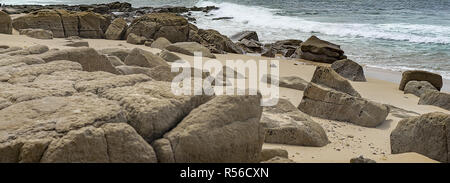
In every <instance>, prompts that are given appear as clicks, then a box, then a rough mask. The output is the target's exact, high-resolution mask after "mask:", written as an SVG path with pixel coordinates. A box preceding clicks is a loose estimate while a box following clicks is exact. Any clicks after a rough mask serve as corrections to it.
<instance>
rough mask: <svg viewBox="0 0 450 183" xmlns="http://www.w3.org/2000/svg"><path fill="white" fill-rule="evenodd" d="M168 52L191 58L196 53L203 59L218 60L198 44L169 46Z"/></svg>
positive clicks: (189, 43)
mask: <svg viewBox="0 0 450 183" xmlns="http://www.w3.org/2000/svg"><path fill="white" fill-rule="evenodd" d="M166 50H169V51H172V52H177V53H181V54H185V55H190V56H194V54H195V52H199V53H201V54H202V56H203V57H209V58H216V56H215V55H214V54H212V53H211V52H210V51H209V49H208V48H206V47H204V46H202V45H201V44H199V43H196V42H180V43H174V44H171V45H169V46H167V47H166Z"/></svg>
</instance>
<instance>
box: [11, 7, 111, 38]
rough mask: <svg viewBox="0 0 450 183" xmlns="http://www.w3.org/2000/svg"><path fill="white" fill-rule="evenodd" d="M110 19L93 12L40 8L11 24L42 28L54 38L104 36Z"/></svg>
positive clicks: (27, 27)
mask: <svg viewBox="0 0 450 183" xmlns="http://www.w3.org/2000/svg"><path fill="white" fill-rule="evenodd" d="M109 24H110V20H109V19H108V18H106V17H105V16H102V15H100V14H97V13H93V12H70V11H66V10H61V9H58V10H49V9H42V10H38V11H34V12H32V13H29V14H27V15H24V16H20V17H17V18H15V19H14V20H13V22H12V25H13V27H14V28H15V29H16V30H20V29H44V30H49V31H51V32H52V33H53V36H54V37H56V38H63V37H70V36H80V37H86V38H104V32H105V31H106V29H107V28H108V26H109Z"/></svg>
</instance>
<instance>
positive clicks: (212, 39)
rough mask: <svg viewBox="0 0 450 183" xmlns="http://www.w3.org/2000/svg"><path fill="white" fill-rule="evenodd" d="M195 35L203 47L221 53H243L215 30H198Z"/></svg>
mask: <svg viewBox="0 0 450 183" xmlns="http://www.w3.org/2000/svg"><path fill="white" fill-rule="evenodd" d="M197 34H198V36H200V37H201V39H202V41H201V42H200V43H201V44H203V45H204V46H208V47H212V48H210V49H212V50H219V51H222V52H227V53H237V54H242V53H243V51H242V49H240V48H239V47H238V46H237V45H236V44H234V43H233V41H231V39H230V38H228V37H227V36H225V35H222V34H220V33H219V32H218V31H216V30H212V29H208V30H203V29H199V30H198V32H197Z"/></svg>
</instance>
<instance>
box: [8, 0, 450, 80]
mask: <svg viewBox="0 0 450 183" xmlns="http://www.w3.org/2000/svg"><path fill="white" fill-rule="evenodd" d="M113 1H115V0H97V1H93V0H76V1H75V0H73V1H64V0H56V1H51V0H42V1H41V0H0V2H1V3H6V4H92V3H104V2H113ZM127 2H130V3H132V4H133V6H135V7H140V6H162V5H179V6H194V5H196V6H207V5H215V6H218V7H220V9H219V10H216V11H212V12H210V13H209V14H210V16H206V17H205V16H204V15H205V14H204V13H202V12H198V13H195V14H194V16H195V17H196V18H197V25H198V26H199V27H201V28H213V29H217V30H219V31H220V32H221V33H223V34H226V35H232V34H234V33H236V32H239V31H242V30H255V31H257V32H258V34H259V35H260V39H261V40H262V41H263V42H272V41H275V40H280V39H301V40H305V39H307V38H308V37H309V36H311V35H317V36H319V37H320V38H322V39H326V40H329V41H331V42H334V43H337V44H340V45H341V46H342V48H343V49H344V51H345V52H346V54H347V55H348V56H349V58H351V59H353V60H354V61H356V62H359V63H361V64H365V65H368V66H372V67H378V68H385V69H390V70H406V69H422V70H428V71H432V72H438V73H440V74H442V75H443V76H444V77H445V78H447V79H450V0H427V1H424V0H395V1H394V0H260V1H252V0H225V1H215V0H153V1H152V0H129V1H127ZM216 17H234V19H231V20H219V21H212V20H211V19H213V18H216Z"/></svg>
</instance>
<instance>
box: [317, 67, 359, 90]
mask: <svg viewBox="0 0 450 183" xmlns="http://www.w3.org/2000/svg"><path fill="white" fill-rule="evenodd" d="M311 82H312V83H316V84H319V85H324V86H326V87H329V88H332V89H335V90H337V91H340V92H344V93H346V94H349V95H351V96H355V97H361V95H360V94H359V93H358V92H357V91H356V90H355V89H354V88H353V86H352V85H351V84H350V82H348V80H347V79H345V78H343V77H342V76H340V75H339V74H338V73H336V72H335V71H334V70H333V69H332V68H330V67H325V66H317V68H316V70H315V71H314V75H313V77H312V79H311Z"/></svg>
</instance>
